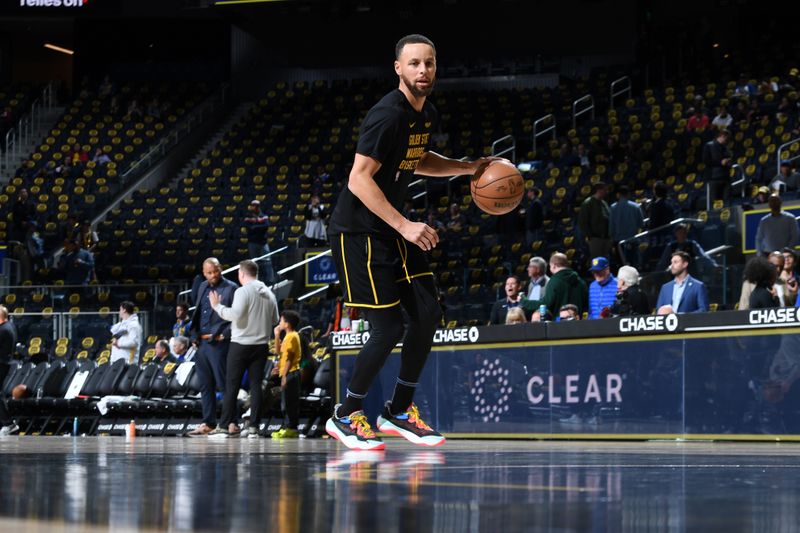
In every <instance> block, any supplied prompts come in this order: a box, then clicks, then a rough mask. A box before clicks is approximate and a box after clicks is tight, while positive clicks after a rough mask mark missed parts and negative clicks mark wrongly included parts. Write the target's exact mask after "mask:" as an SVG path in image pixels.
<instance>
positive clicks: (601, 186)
mask: <svg viewBox="0 0 800 533" xmlns="http://www.w3.org/2000/svg"><path fill="white" fill-rule="evenodd" d="M606 188H608V185H606V182H604V181H598V182H597V183H595V184H594V185H592V194H594V193H596V192H597V191H599V190H602V189H606Z"/></svg>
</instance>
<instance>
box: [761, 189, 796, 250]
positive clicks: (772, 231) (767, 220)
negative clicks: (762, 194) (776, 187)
mask: <svg viewBox="0 0 800 533" xmlns="http://www.w3.org/2000/svg"><path fill="white" fill-rule="evenodd" d="M782 205H783V202H782V201H781V197H780V196H778V195H777V194H774V193H773V194H771V195H770V197H769V209H770V214H768V215H764V217H763V218H762V219H761V220H760V221H759V222H758V229H757V230H756V253H758V254H759V255H766V254H769V253H771V252H773V251H775V250H783V249H784V248H786V247H789V248H794V247H795V246H797V244H798V230H797V220H796V219H795V218H794V215H793V214H791V213H787V212H786V211H783V210H782V209H781V207H782Z"/></svg>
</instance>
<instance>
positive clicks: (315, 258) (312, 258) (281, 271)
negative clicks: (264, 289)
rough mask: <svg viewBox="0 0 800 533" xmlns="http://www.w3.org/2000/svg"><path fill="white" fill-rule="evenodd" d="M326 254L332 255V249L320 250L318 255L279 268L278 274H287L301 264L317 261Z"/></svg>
mask: <svg viewBox="0 0 800 533" xmlns="http://www.w3.org/2000/svg"><path fill="white" fill-rule="evenodd" d="M326 255H331V251H330V249H328V250H325V251H324V252H320V253H318V254H317V255H314V256H311V257H309V258H307V259H303V260H302V261H298V262H297V263H295V264H293V265H289V266H288V267H286V268H283V269H281V270H278V274H279V275H282V274H286V273H287V272H291V271H292V270H294V269H295V268H300V267H301V266H303V265H305V264H306V263H310V262H311V261H316V260H317V259H320V258H321V257H325V256H326Z"/></svg>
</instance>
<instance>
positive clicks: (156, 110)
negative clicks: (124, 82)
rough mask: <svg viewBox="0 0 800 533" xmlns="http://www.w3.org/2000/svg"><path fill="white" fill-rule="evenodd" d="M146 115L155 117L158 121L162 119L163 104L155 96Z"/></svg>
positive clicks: (148, 104) (148, 105) (149, 103)
mask: <svg viewBox="0 0 800 533" xmlns="http://www.w3.org/2000/svg"><path fill="white" fill-rule="evenodd" d="M145 114H146V115H147V116H149V117H153V118H154V119H156V120H160V119H161V103H160V102H159V101H158V97H157V96H154V97H153V99H152V100H150V101H149V102H148V103H147V108H146V109H145Z"/></svg>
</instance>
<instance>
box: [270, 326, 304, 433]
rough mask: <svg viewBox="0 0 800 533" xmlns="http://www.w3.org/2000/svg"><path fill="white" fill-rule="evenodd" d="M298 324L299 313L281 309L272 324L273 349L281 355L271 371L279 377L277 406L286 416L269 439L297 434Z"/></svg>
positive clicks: (300, 353)
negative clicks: (278, 320) (278, 317)
mask: <svg viewBox="0 0 800 533" xmlns="http://www.w3.org/2000/svg"><path fill="white" fill-rule="evenodd" d="M299 325H300V315H298V314H297V313H296V312H295V311H287V310H285V311H283V312H282V313H281V320H280V322H279V323H278V325H277V326H275V351H276V352H278V353H280V354H281V355H280V360H279V361H278V365H277V366H276V367H275V368H274V369H273V372H274V373H275V374H277V375H278V376H279V377H280V378H281V404H282V405H281V407H282V409H283V412H284V415H285V417H286V418H285V421H284V426H283V427H282V428H281V429H280V430H279V431H276V432H275V433H273V434H272V438H273V439H295V438H297V437H298V436H299V434H298V432H297V423H298V415H299V407H300V405H299V402H300V359H301V358H302V344H301V342H300V335H299V334H298V333H297V328H298V326H299ZM281 337H283V338H281Z"/></svg>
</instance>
